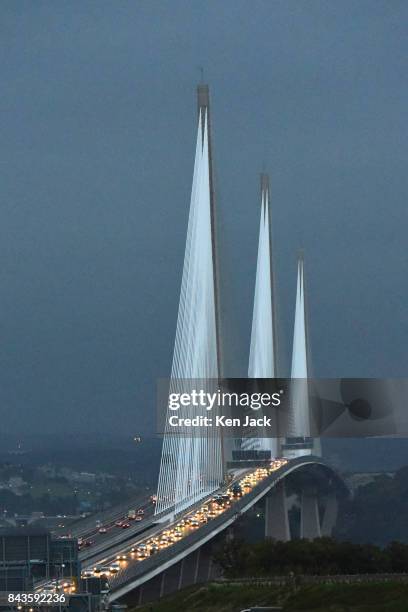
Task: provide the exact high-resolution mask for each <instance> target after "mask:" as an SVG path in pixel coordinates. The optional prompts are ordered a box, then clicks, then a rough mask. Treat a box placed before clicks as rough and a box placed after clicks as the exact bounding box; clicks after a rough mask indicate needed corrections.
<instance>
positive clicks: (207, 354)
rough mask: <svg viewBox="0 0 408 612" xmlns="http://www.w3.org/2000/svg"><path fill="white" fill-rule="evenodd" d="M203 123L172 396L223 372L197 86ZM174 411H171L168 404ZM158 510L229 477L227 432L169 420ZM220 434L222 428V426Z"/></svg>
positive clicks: (208, 167)
mask: <svg viewBox="0 0 408 612" xmlns="http://www.w3.org/2000/svg"><path fill="white" fill-rule="evenodd" d="M197 102H198V124H197V141H196V152H195V162H194V173H193V184H192V190H191V199H190V212H189V219H188V228H187V240H186V247H185V255H184V267H183V276H182V283H181V292H180V301H179V310H178V318H177V328H176V338H175V343H174V353H173V364H172V369H171V380H170V393H182V392H183V391H191V383H189V382H186V381H191V379H197V381H198V383H197V384H198V385H199V386H200V388H202V386H203V381H207V382H206V384H207V385H208V389H206V390H207V391H211V390H212V391H214V386H215V385H217V384H218V383H217V380H218V378H219V377H220V375H221V343H220V309H219V287H218V283H219V276H218V259H217V244H216V217H215V197H214V178H213V169H212V141H211V118H210V98H209V89H208V86H207V85H199V86H198V89H197ZM167 411H168V416H169V414H170V412H171V411H170V408H169V407H168V408H167ZM205 412H206V411H205V409H204V408H202V409H201V412H200V408H197V407H196V406H194V407H190V406H189V407H184V408H183V409H182V412H181V411H180V410H179V413H178V414H179V416H182V417H185V418H191V417H196V416H205ZM166 423H167V425H166V428H165V434H164V440H163V449H162V458H161V465H160V473H159V483H158V491H157V504H156V514H158V513H161V512H163V511H166V510H168V511H169V512H174V513H175V514H177V513H179V512H181V511H182V510H184V509H185V508H188V507H189V506H190V505H192V504H194V503H195V502H196V501H198V500H199V499H201V498H203V497H205V496H207V495H208V494H210V493H211V492H212V491H214V490H216V489H217V488H219V486H220V484H221V482H222V481H223V479H224V456H223V455H224V453H223V440H222V437H221V433H218V434H217V433H214V431H211V430H210V428H206V427H203V428H198V427H196V428H193V429H194V433H192V432H191V428H189V430H188V431H187V430H186V431H183V430H182V429H181V428H177V434H176V433H174V431H173V430H174V428H173V430H172V428H171V427H170V425H169V420H168V418H167V419H166ZM219 431H220V432H221V428H219Z"/></svg>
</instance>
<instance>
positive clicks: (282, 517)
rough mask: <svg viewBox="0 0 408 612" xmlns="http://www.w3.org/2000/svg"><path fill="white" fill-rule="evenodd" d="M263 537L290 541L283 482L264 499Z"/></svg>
mask: <svg viewBox="0 0 408 612" xmlns="http://www.w3.org/2000/svg"><path fill="white" fill-rule="evenodd" d="M265 537H266V538H273V539H275V540H281V541H282V542H287V541H288V540H290V530H289V517H288V508H287V503H286V490H285V482H284V481H283V480H281V481H280V482H278V484H277V485H276V486H275V487H274V488H273V489H272V491H271V492H270V493H269V495H268V496H267V497H266V499H265Z"/></svg>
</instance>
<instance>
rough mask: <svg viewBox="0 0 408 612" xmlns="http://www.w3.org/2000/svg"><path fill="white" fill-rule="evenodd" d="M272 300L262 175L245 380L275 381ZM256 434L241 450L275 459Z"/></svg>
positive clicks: (268, 442) (273, 443) (272, 443)
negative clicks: (253, 451)
mask: <svg viewBox="0 0 408 612" xmlns="http://www.w3.org/2000/svg"><path fill="white" fill-rule="evenodd" d="M274 300H275V295H274V279H273V266H272V237H271V210H270V201H269V177H268V175H267V174H261V215H260V223H259V241H258V258H257V266H256V280H255V296H254V308H253V315H252V330H251V346H250V352H249V364H248V378H276V376H277V350H276V346H277V342H276V340H277V339H276V321H275V307H274ZM258 431H259V430H258ZM251 433H252V432H251ZM256 433H257V430H254V431H253V434H254V436H253V437H248V438H244V439H243V440H242V443H241V447H242V449H243V450H269V451H271V457H276V456H277V455H278V439H277V438H268V437H266V436H265V432H261V433H262V434H263V435H262V436H260V437H256ZM258 436H259V433H258Z"/></svg>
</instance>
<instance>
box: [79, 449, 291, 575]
mask: <svg viewBox="0 0 408 612" xmlns="http://www.w3.org/2000/svg"><path fill="white" fill-rule="evenodd" d="M286 463H287V460H286V459H275V460H273V461H271V463H270V464H269V465H268V466H266V467H260V468H257V469H256V470H254V471H253V472H250V473H247V474H246V475H245V476H243V477H242V478H241V479H239V480H238V481H236V482H235V483H233V484H231V486H230V487H229V488H228V489H227V490H226V491H225V492H224V493H219V494H216V495H213V496H212V497H211V498H210V499H209V500H207V502H206V503H205V504H203V505H202V506H201V507H200V508H199V509H198V510H195V511H194V512H191V513H190V514H188V515H186V516H185V517H184V518H183V519H181V520H180V521H178V522H177V523H175V524H174V525H172V526H167V527H166V528H164V529H163V530H162V531H160V532H159V533H158V534H157V535H155V536H152V537H150V538H148V539H147V540H145V541H143V542H140V543H139V544H137V545H134V546H132V547H131V548H129V549H127V550H126V551H124V552H123V553H121V554H119V555H117V556H116V559H115V560H114V561H113V562H112V563H111V564H110V565H100V566H99V565H97V566H95V567H94V568H93V569H92V570H91V569H88V570H86V571H85V573H86V574H89V575H93V576H106V577H109V576H111V575H115V574H116V573H118V572H119V570H120V568H121V567H123V566H124V565H125V564H126V563H127V562H128V561H129V560H134V561H143V560H144V559H146V558H147V557H150V556H152V555H155V554H157V553H158V552H159V551H160V550H163V549H165V548H168V547H170V546H171V545H173V544H175V543H176V542H178V541H180V540H181V539H182V538H184V537H185V536H187V535H188V534H189V533H191V532H192V531H194V530H196V529H198V528H199V527H200V526H202V525H204V524H206V523H208V522H209V521H210V520H212V519H214V518H215V517H217V516H219V515H220V514H222V513H223V512H224V511H225V510H227V509H228V508H230V507H231V506H232V505H233V503H234V502H235V501H236V500H237V499H239V498H240V497H242V496H243V495H246V494H247V493H249V492H250V491H251V490H252V489H253V487H255V486H256V485H257V484H258V483H259V482H260V481H262V480H264V478H266V477H267V476H269V475H270V474H271V473H272V472H275V471H276V470H278V469H280V468H281V467H283V465H285V464H286ZM117 526H118V527H119V526H121V527H122V528H123V523H122V525H117ZM85 577H89V576H85Z"/></svg>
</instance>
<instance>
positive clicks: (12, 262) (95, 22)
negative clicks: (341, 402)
mask: <svg viewBox="0 0 408 612" xmlns="http://www.w3.org/2000/svg"><path fill="white" fill-rule="evenodd" d="M407 22H408V4H407V3H406V2H404V1H397V0H393V1H392V2H389V1H378V0H370V1H365V0H359V1H353V2H349V1H345V0H343V1H342V2H326V1H325V2H320V1H314V0H308V1H307V2H306V1H302V2H300V1H295V0H292V1H290V0H284V1H271V0H268V1H261V0H248V1H245V2H244V1H240V0H233V1H232V0H223V1H222V2H220V1H219V0H217V1H207V2H198V1H196V2H192V1H190V0H189V1H179V0H171V1H170V0H169V1H166V2H164V1H159V0H155V1H149V0H146V1H144V2H139V1H137V0H130V1H125V0H121V1H120V2H117V1H114V0H109V1H106V0H105V1H101V0H98V1H88V0H76V1H73V0H70V1H69V2H68V1H61V0H60V1H59V2H53V1H52V0H49V1H41V0H38V1H36V2H30V1H20V2H15V0H3V1H2V2H1V4H0V62H1V97H0V110H1V114H0V117H1V119H0V121H1V147H0V168H1V172H0V206H1V211H0V289H1V290H0V416H1V422H2V428H3V431H16V430H18V429H19V428H20V429H21V430H22V431H24V432H27V431H30V430H31V429H32V430H34V431H39V430H45V431H53V430H61V429H62V428H67V429H69V430H79V429H83V430H85V429H87V428H88V427H89V426H91V427H92V428H93V429H95V430H102V431H110V430H113V429H115V428H117V429H118V430H119V431H122V432H127V431H137V430H143V428H144V427H145V425H146V423H151V424H152V423H153V422H154V416H153V415H154V411H155V380H156V378H157V377H159V376H167V375H168V373H169V370H170V363H171V355H172V343H173V340H174V334H175V325H176V314H177V304H178V293H179V286H180V280H181V269H182V259H183V251H184V237H185V232H186V224H187V212H188V204H189V192H190V187H191V178H192V168H193V153H194V138H195V121H196V102H195V86H196V83H197V81H198V79H199V76H200V73H199V69H198V67H199V66H200V65H202V66H203V67H204V70H205V80H207V81H208V82H209V83H210V86H211V92H212V107H213V108H212V110H213V128H214V133H213V138H214V147H215V162H216V179H217V198H218V206H219V210H220V223H221V235H220V238H221V239H222V246H221V251H222V254H223V267H224V273H225V274H226V276H225V277H224V287H225V288H226V289H227V292H226V293H227V299H226V301H225V303H224V317H225V319H227V320H228V324H227V325H226V328H225V343H226V345H227V355H228V364H229V368H230V369H229V371H228V372H227V373H228V374H232V375H239V374H245V368H246V364H247V360H248V351H249V331H250V318H251V308H252V293H253V288H254V271H255V258H256V239H257V225H258V212H259V203H258V191H259V190H258V174H259V171H260V170H261V169H262V168H265V169H267V170H268V171H269V172H270V174H271V181H272V194H273V221H274V234H275V255H276V266H277V273H278V282H279V288H280V294H279V306H280V313H281V333H282V336H283V338H284V341H283V347H285V345H286V346H287V345H288V344H290V336H291V326H292V317H293V307H294V292H295V266H296V252H297V249H298V248H299V247H303V248H304V251H305V257H306V263H307V275H308V289H309V309H310V319H311V321H310V324H311V337H312V351H313V365H314V372H315V374H316V375H319V376H343V375H347V376H385V375H388V376H404V375H406V373H407V368H406V364H407V362H408V343H407V338H408V317H407V303H408V283H407V271H408V249H407V228H408V213H407V204H408V200H407V193H408V172H407V150H408V142H407V119H408V117H407V109H408V99H407V98H408V95H407V94H408V87H407V73H408V65H407V64H408V61H407V58H408V37H407V35H406V34H407V29H406V25H407ZM285 359H286V362H288V358H287V356H286V357H285Z"/></svg>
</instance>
